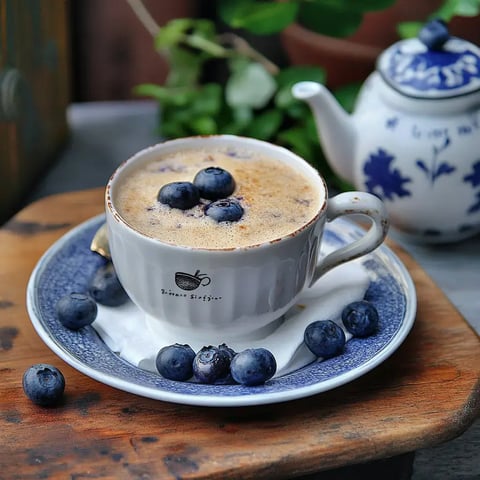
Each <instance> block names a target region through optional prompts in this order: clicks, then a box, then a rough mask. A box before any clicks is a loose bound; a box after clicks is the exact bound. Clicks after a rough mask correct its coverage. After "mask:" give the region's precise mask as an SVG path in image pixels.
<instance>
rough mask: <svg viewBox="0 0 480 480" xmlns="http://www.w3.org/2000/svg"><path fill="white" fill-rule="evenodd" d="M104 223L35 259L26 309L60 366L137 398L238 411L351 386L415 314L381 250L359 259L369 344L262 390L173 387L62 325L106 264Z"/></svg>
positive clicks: (401, 279) (87, 331)
mask: <svg viewBox="0 0 480 480" xmlns="http://www.w3.org/2000/svg"><path fill="white" fill-rule="evenodd" d="M103 222H104V217H103V215H102V216H98V217H95V218H92V219H91V220H89V221H87V222H85V223H83V224H81V225H79V226H78V227H76V228H75V229H73V230H71V231H70V232H69V233H67V234H66V235H65V236H63V237H62V238H61V239H60V240H58V241H57V242H56V243H55V244H54V245H52V247H50V249H49V250H48V251H47V252H46V253H45V254H44V256H43V257H42V258H41V259H40V261H39V262H38V264H37V266H36V267H35V269H34V271H33V273H32V275H31V278H30V281H29V285H28V289H27V308H28V312H29V315H30V318H31V321H32V324H33V326H34V327H35V329H36V331H37V333H38V334H39V336H40V337H41V338H42V339H43V341H44V342H45V343H46V344H47V345H48V346H49V347H50V348H51V349H52V350H53V351H54V352H55V353H56V354H57V355H58V356H59V357H61V358H62V359H63V360H65V361H66V362H67V363H69V364H70V365H71V366H73V367H74V368H76V369H77V370H79V371H81V372H82V373H84V374H85V375H87V376H89V377H91V378H94V379H96V380H98V381H100V382H103V383H105V384H107V385H110V386H113V387H116V388H118V389H120V390H124V391H127V392H131V393H134V394H137V395H141V396H145V397H149V398H153V399H158V400H164V401H169V402H175V403H183V404H190V405H204V406H243V405H258V404H267V403H276V402H283V401H287V400H292V399H296V398H302V397H306V396H310V395H314V394H317V393H320V392H324V391H327V390H330V389H332V388H335V387H337V386H340V385H343V384H345V383H348V382H350V381H352V380H354V379H355V378H358V377H359V376H361V375H363V374H365V373H367V372H368V371H370V370H371V369H373V368H374V367H375V366H377V365H379V364H380V363H382V362H383V361H384V360H386V359H387V358H388V357H389V356H390V355H391V354H392V353H393V352H394V351H395V350H396V349H397V348H398V347H399V346H400V345H401V343H402V342H403V341H404V339H405V338H406V336H407V335H408V333H409V331H410V329H411V327H412V325H413V322H414V319H415V312H416V295H415V287H414V285H413V282H412V280H411V278H410V275H409V274H408V272H407V270H406V269H405V267H404V265H403V264H402V263H401V262H400V260H399V259H398V258H397V257H396V256H395V255H394V253H393V252H391V250H389V249H388V247H386V246H385V245H382V246H380V247H379V248H378V249H377V250H375V252H373V253H371V254H369V255H367V256H365V257H364V262H363V264H364V266H365V268H366V269H367V270H368V272H369V274H370V276H371V284H370V287H369V289H368V291H367V294H366V298H367V299H368V300H370V301H372V302H373V303H374V304H375V306H376V307H377V309H378V312H379V316H380V328H379V331H378V332H377V333H376V334H375V335H373V336H371V337H369V338H367V339H352V340H350V341H349V342H348V343H347V345H346V349H345V352H344V353H343V354H342V355H340V356H338V357H334V358H331V359H329V360H325V361H323V362H314V363H312V364H310V365H307V366H306V367H304V368H301V369H299V370H297V371H295V372H292V373H290V374H288V375H284V376H281V377H278V378H274V379H272V380H271V381H269V382H267V383H266V384H265V385H261V386H256V387H244V386H241V385H202V384H197V383H187V382H174V381H170V380H167V379H165V378H163V377H161V376H160V375H157V374H155V373H152V372H148V371H145V370H142V369H140V368H138V367H135V366H133V365H131V364H129V363H128V362H126V361H125V360H123V359H121V358H120V357H119V356H118V355H116V354H115V353H114V352H112V351H111V350H110V349H109V348H108V347H107V346H106V344H105V343H104V342H103V341H102V340H101V339H100V337H99V336H98V334H97V333H96V331H95V330H94V329H93V328H92V327H84V328H82V329H80V330H79V331H72V330H68V329H67V328H65V327H63V326H62V325H61V324H60V323H59V322H58V320H57V318H56V315H55V305H56V303H57V301H58V299H59V298H60V297H61V296H62V295H64V294H65V293H68V292H70V291H86V290H87V285H88V283H89V280H90V279H91V278H92V276H93V274H94V272H95V271H96V269H97V268H98V267H99V266H100V265H101V264H102V263H103V262H104V259H103V258H102V257H100V256H99V255H98V254H96V253H93V252H92V251H90V248H89V246H90V242H91V239H92V238H93V235H94V233H95V232H96V230H97V229H98V228H99V227H100V225H101V224H102V223H103ZM361 235H362V230H361V229H360V228H359V227H357V226H356V225H354V224H353V223H351V222H348V221H346V220H344V219H337V220H335V222H333V223H330V224H327V227H326V230H325V233H324V239H323V241H324V242H326V243H327V244H329V245H331V246H333V247H338V246H341V245H344V244H346V243H349V242H351V241H352V240H353V239H355V238H358V237H359V236H361Z"/></svg>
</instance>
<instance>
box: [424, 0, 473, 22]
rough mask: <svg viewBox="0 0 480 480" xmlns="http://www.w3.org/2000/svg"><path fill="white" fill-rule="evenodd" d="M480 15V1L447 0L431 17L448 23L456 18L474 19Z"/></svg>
mask: <svg viewBox="0 0 480 480" xmlns="http://www.w3.org/2000/svg"><path fill="white" fill-rule="evenodd" d="M478 14H480V1H479V0H445V1H444V2H443V4H442V5H441V6H440V7H439V8H438V10H437V11H436V12H434V13H433V14H432V15H431V17H437V18H442V19H443V20H445V21H446V22H448V21H449V20H451V19H452V18H453V17H454V16H463V17H474V16H476V15H478Z"/></svg>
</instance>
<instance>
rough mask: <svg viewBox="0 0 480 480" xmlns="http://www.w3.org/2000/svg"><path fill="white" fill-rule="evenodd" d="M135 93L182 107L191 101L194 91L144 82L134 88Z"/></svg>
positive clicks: (162, 102) (164, 103)
mask: <svg viewBox="0 0 480 480" xmlns="http://www.w3.org/2000/svg"><path fill="white" fill-rule="evenodd" d="M133 93H135V94H136V95H141V96H145V97H151V98H154V99H155V100H157V101H158V102H159V103H161V104H162V105H175V106H177V107H181V106H184V105H187V104H188V103H190V102H191V100H192V96H193V95H194V92H192V91H191V90H186V89H181V88H179V89H176V88H168V87H162V86H160V85H156V84H151V83H144V84H141V85H137V86H136V87H134V88H133Z"/></svg>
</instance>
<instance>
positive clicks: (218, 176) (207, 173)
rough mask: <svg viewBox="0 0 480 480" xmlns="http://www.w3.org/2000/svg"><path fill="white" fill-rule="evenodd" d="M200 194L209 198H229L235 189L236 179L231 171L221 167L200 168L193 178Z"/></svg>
mask: <svg viewBox="0 0 480 480" xmlns="http://www.w3.org/2000/svg"><path fill="white" fill-rule="evenodd" d="M193 184H194V185H195V186H196V187H197V188H198V190H199V192H200V196H201V197H202V198H206V199H207V200H218V199H220V198H227V197H228V196H230V195H231V194H232V193H233V192H234V190H235V180H234V179H233V177H232V174H231V173H230V172H227V171H226V170H224V169H223V168H221V167H207V168H204V169H203V170H200V171H199V172H198V173H197V174H196V175H195V178H194V179H193Z"/></svg>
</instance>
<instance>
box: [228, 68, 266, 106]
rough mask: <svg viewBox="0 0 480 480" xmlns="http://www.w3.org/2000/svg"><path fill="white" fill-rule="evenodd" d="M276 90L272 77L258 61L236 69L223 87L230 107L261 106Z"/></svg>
mask: <svg viewBox="0 0 480 480" xmlns="http://www.w3.org/2000/svg"><path fill="white" fill-rule="evenodd" d="M275 90H276V84H275V80H274V79H273V77H272V76H271V75H270V74H269V73H268V72H267V70H265V68H264V67H263V66H262V65H260V64H259V63H254V62H252V63H249V64H248V65H247V66H246V67H245V68H243V69H239V70H236V71H235V72H233V74H232V75H231V76H230V78H229V79H228V81H227V84H226V87H225V95H226V101H227V104H228V105H229V106H231V107H238V106H245V107H251V108H263V107H264V106H265V105H266V104H267V103H268V102H269V101H270V99H271V98H272V96H273V94H274V93H275Z"/></svg>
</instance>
